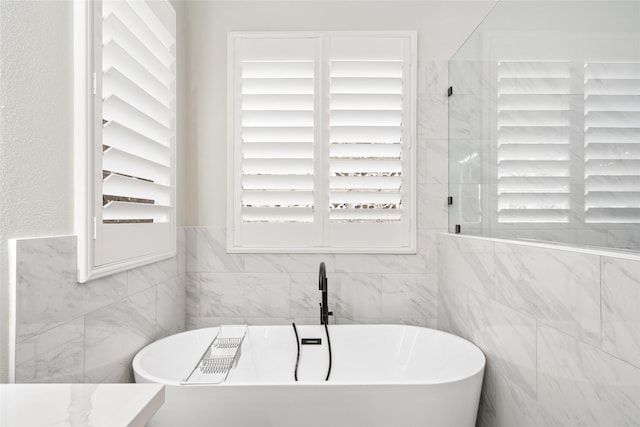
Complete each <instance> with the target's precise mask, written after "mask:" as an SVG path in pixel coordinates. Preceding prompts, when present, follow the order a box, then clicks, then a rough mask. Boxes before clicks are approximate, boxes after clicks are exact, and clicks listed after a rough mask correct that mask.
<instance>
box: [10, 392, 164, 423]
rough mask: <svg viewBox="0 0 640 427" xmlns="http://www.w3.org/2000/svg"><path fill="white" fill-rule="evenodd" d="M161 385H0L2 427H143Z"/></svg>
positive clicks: (160, 401)
mask: <svg viewBox="0 0 640 427" xmlns="http://www.w3.org/2000/svg"><path fill="white" fill-rule="evenodd" d="M163 403H164V386H163V385H162V384H0V426H2V427H36V426H38V427H42V426H47V427H66V426H74V427H75V426H91V427H120V426H122V427H125V426H127V427H143V426H145V425H146V424H147V422H148V421H149V419H150V418H151V417H152V416H153V414H155V413H156V411H157V410H158V409H160V407H161V406H162V404H163Z"/></svg>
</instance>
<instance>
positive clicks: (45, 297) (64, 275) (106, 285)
mask: <svg viewBox="0 0 640 427" xmlns="http://www.w3.org/2000/svg"><path fill="white" fill-rule="evenodd" d="M185 237H186V234H185V232H184V229H179V231H178V256H176V257H174V258H171V259H167V260H163V261H159V262H156V263H154V264H150V265H147V266H143V267H140V268H137V269H133V270H130V271H127V272H123V273H119V274H115V275H112V276H109V277H105V278H102V279H96V280H93V281H90V282H87V283H84V284H79V283H77V282H76V238H75V236H63V237H46V238H36V239H20V240H16V241H15V248H14V250H15V259H16V280H15V298H16V301H15V304H16V342H15V355H16V363H15V381H16V382H17V383H29V382H71V383H76V382H91V383H99V382H128V381H131V380H132V379H133V378H132V371H131V361H132V359H133V356H134V355H135V354H136V353H137V352H138V350H140V349H141V348H142V347H144V346H145V345H146V344H148V343H150V342H152V341H155V340H157V339H158V338H161V337H163V336H167V335H170V334H173V333H176V332H179V331H183V330H184V329H185V321H186V314H185V307H186V292H185V279H186V257H185V255H184V254H182V253H181V252H184V251H185V249H186V245H185Z"/></svg>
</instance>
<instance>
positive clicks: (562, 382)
mask: <svg viewBox="0 0 640 427" xmlns="http://www.w3.org/2000/svg"><path fill="white" fill-rule="evenodd" d="M437 239H438V248H439V260H440V264H439V271H438V291H439V294H438V303H439V307H438V314H439V319H438V320H439V326H440V327H441V329H444V330H446V331H449V332H452V333H455V334H458V335H462V336H464V337H466V338H467V339H469V340H471V341H472V342H474V343H475V344H476V345H478V346H479V347H480V348H481V349H482V350H483V351H484V353H485V355H486V356H487V369H486V372H485V382H484V386H483V394H482V398H481V404H480V411H479V416H478V425H480V426H491V427H493V426H496V427H501V426H505V427H506V426H509V427H511V426H554V425H558V426H561V425H562V426H568V425H571V426H574V425H581V426H594V427H595V426H626V425H628V426H631V425H639V424H640V398H639V397H640V338H639V337H640V327H639V325H640V315H639V314H638V307H639V306H640V259H631V258H630V257H629V256H625V255H617V254H615V253H613V252H611V253H610V254H611V255H610V256H609V253H607V254H606V255H602V254H593V253H585V252H583V251H580V250H576V249H571V248H562V247H560V246H558V247H555V248H552V249H551V248H543V247H539V246H536V245H530V244H526V243H509V242H505V241H500V240H489V239H482V238H474V237H469V236H460V235H451V234H439V235H438V237H437Z"/></svg>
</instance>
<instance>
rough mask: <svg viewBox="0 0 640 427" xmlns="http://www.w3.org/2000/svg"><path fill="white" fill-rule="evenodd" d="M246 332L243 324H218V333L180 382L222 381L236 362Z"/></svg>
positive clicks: (202, 382)
mask: <svg viewBox="0 0 640 427" xmlns="http://www.w3.org/2000/svg"><path fill="white" fill-rule="evenodd" d="M246 334H247V327H246V326H244V325H242V326H220V328H219V330H218V334H217V335H216V336H215V338H213V341H212V342H211V344H209V346H208V347H207V350H206V351H205V352H204V354H203V355H202V357H201V358H200V360H199V361H198V363H197V364H196V366H195V367H194V368H193V370H192V371H191V373H190V374H189V375H188V376H187V378H186V379H185V380H184V381H183V382H182V384H220V383H222V382H224V381H225V380H226V379H227V376H228V375H229V371H230V370H231V368H233V367H235V366H236V365H237V363H238V359H239V358H240V348H241V346H242V341H243V340H244V337H245V335H246Z"/></svg>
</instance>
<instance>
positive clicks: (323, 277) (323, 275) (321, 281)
mask: <svg viewBox="0 0 640 427" xmlns="http://www.w3.org/2000/svg"><path fill="white" fill-rule="evenodd" d="M318 288H319V290H320V292H322V302H321V303H320V324H321V325H328V324H329V316H333V312H332V311H329V302H328V299H329V298H328V295H327V294H328V292H327V269H326V267H325V265H324V262H321V263H320V272H319V275H318Z"/></svg>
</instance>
